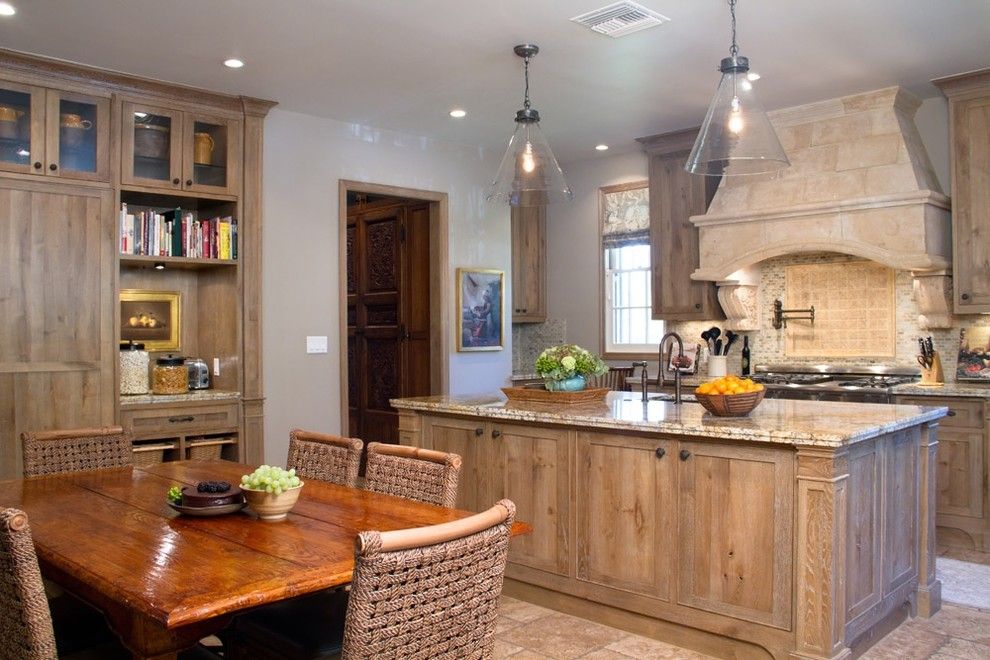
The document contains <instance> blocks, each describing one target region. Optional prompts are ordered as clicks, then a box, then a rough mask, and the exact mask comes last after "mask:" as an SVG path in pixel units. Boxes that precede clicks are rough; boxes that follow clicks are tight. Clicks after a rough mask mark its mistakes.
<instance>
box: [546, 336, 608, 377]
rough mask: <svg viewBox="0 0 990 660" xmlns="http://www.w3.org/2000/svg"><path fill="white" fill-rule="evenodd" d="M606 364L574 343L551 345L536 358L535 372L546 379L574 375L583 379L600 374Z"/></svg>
mask: <svg viewBox="0 0 990 660" xmlns="http://www.w3.org/2000/svg"><path fill="white" fill-rule="evenodd" d="M606 371H608V365H607V364H605V362H604V361H603V360H602V359H601V358H600V357H598V356H597V355H595V354H594V353H591V352H589V351H586V350H585V349H583V348H581V347H580V346H577V345H576V344H561V345H560V346H552V347H550V348H548V349H546V350H545V351H543V352H542V353H540V357H538V358H536V373H537V374H538V375H539V376H540V377H541V378H544V379H546V380H553V381H559V380H566V379H568V378H573V377H574V376H582V377H584V378H585V379H588V378H593V377H594V376H601V375H602V374H603V373H605V372H606Z"/></svg>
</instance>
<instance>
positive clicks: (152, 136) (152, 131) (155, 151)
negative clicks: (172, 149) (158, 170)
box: [134, 123, 171, 158]
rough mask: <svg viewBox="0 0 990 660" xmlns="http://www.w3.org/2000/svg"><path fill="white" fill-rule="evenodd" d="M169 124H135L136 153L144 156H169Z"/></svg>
mask: <svg viewBox="0 0 990 660" xmlns="http://www.w3.org/2000/svg"><path fill="white" fill-rule="evenodd" d="M170 133H171V131H170V130H169V127H168V126H158V125H157V124H147V123H136V124H134V155H136V156H143V157H144V158H168V142H169V134H170Z"/></svg>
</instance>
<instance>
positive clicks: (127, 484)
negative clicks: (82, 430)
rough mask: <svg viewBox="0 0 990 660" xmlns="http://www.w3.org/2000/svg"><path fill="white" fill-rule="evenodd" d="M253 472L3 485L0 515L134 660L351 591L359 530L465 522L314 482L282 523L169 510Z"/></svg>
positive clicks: (156, 468) (192, 468)
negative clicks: (295, 604) (20, 517)
mask: <svg viewBox="0 0 990 660" xmlns="http://www.w3.org/2000/svg"><path fill="white" fill-rule="evenodd" d="M253 469H254V467H253V466H248V465H241V464H237V463H231V462H228V461H176V462H169V463H161V464H158V465H153V466H147V467H126V468H115V469H110V470H100V471H94V472H77V473H71V474H64V475H57V476H47V477H33V478H29V479H17V480H9V481H0V507H14V508H18V509H22V510H23V511H25V512H26V513H27V515H28V521H29V524H30V526H31V531H32V534H33V537H34V544H35V548H36V549H37V553H38V560H39V563H40V564H41V569H42V574H44V575H45V576H46V577H47V578H49V579H50V580H52V581H54V582H56V583H58V584H60V585H62V586H63V587H64V588H65V589H67V590H69V591H71V592H72V593H74V594H76V595H78V596H80V597H81V598H83V599H84V600H86V601H87V602H89V603H91V604H92V605H93V606H95V607H97V608H99V609H100V610H102V611H103V612H104V614H105V615H106V617H107V620H108V621H109V623H110V625H111V627H112V628H113V629H114V631H115V632H116V633H117V634H118V635H119V636H120V638H121V641H122V642H123V643H124V645H125V646H126V647H127V648H128V649H129V650H130V651H131V652H132V653H133V654H134V657H135V658H174V657H175V655H176V653H177V652H178V651H179V650H182V649H184V648H188V647H190V646H192V645H194V644H195V643H196V642H197V641H198V640H199V639H201V638H203V637H205V636H208V635H211V634H214V633H217V632H219V631H220V630H222V629H223V628H224V627H225V626H226V625H227V624H228V623H229V622H230V620H231V619H232V618H233V616H234V615H235V614H237V613H239V612H242V611H245V610H247V609H250V608H253V607H257V606H259V605H264V604H267V603H273V602H276V601H280V600H285V599H288V598H292V597H295V596H299V595H301V594H306V593H310V592H314V591H318V590H321V589H327V588H330V587H338V586H341V585H345V584H347V583H349V582H350V580H351V573H352V571H353V569H354V541H355V538H356V536H357V534H358V532H361V531H365V530H378V531H388V530H394V529H404V528H410V527H422V526H425V525H432V524H436V523H442V522H448V521H451V520H456V519H458V518H463V517H466V516H469V515H471V512H468V511H460V510H456V509H448V508H444V507H439V506H434V505H431V504H424V503H421V502H414V501H411V500H407V499H403V498H399V497H393V496H390V495H383V494H380V493H373V492H370V491H366V490H362V489H358V488H348V487H345V486H338V485H335V484H329V483H324V482H320V481H316V480H307V481H306V483H305V486H304V487H303V489H302V491H301V494H300V497H299V501H298V502H297V503H296V505H295V507H294V508H293V509H292V511H291V512H290V513H289V515H288V517H287V518H286V519H285V520H283V521H281V522H263V521H261V520H260V519H258V518H257V517H256V516H254V515H253V514H251V513H250V509H245V510H242V511H240V512H237V513H233V514H229V515H224V516H217V517H191V516H187V515H180V514H179V513H177V512H176V511H174V510H173V509H172V508H171V507H169V506H168V504H167V502H166V497H165V496H166V493H167V491H168V489H169V487H171V486H173V485H195V484H196V483H198V482H200V481H211V480H223V481H229V482H230V483H232V484H236V483H239V482H240V478H241V475H243V474H247V473H249V472H251V471H252V470H253ZM529 529H530V528H529V527H528V525H526V524H525V523H515V524H514V525H513V529H512V533H513V535H517V534H522V533H526V532H527V531H529Z"/></svg>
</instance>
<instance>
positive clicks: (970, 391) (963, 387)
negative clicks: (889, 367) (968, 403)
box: [893, 382, 990, 399]
mask: <svg viewBox="0 0 990 660" xmlns="http://www.w3.org/2000/svg"><path fill="white" fill-rule="evenodd" d="M893 391H894V394H895V395H896V394H910V395H912V396H917V395H920V396H957V397H973V398H977V399H990V383H988V384H986V385H984V384H982V383H956V382H950V383H945V384H944V385H942V386H941V387H922V386H921V385H918V384H917V383H909V384H907V385H898V386H897V387H895V388H894V390H893Z"/></svg>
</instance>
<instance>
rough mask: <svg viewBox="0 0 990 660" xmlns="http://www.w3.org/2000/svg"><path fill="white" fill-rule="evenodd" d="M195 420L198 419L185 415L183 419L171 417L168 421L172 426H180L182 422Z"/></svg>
mask: <svg viewBox="0 0 990 660" xmlns="http://www.w3.org/2000/svg"><path fill="white" fill-rule="evenodd" d="M194 419H196V418H195V417H193V416H192V415H185V416H183V417H169V418H168V421H169V422H171V423H172V424H179V423H181V422H191V421H193V420H194Z"/></svg>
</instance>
